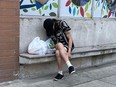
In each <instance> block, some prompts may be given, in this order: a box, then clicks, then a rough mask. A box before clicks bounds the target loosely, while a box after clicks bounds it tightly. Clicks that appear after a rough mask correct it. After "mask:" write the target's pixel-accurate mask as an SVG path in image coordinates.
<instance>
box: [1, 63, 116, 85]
mask: <svg viewBox="0 0 116 87" xmlns="http://www.w3.org/2000/svg"><path fill="white" fill-rule="evenodd" d="M64 75H65V77H64V78H63V79H62V80H59V81H53V79H52V78H53V77H54V75H50V76H46V77H42V78H32V79H23V80H15V81H10V82H4V83H0V87H116V63H111V64H105V65H101V66H96V67H90V68H86V69H77V70H76V73H74V74H72V75H69V74H68V73H67V72H66V73H64Z"/></svg>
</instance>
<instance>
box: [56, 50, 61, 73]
mask: <svg viewBox="0 0 116 87" xmlns="http://www.w3.org/2000/svg"><path fill="white" fill-rule="evenodd" d="M55 54H56V58H57V65H58V70H59V71H62V68H63V59H62V58H61V55H60V52H59V50H56V53H55Z"/></svg>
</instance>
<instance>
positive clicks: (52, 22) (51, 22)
mask: <svg viewBox="0 0 116 87" xmlns="http://www.w3.org/2000/svg"><path fill="white" fill-rule="evenodd" d="M43 26H44V28H45V30H46V33H47V36H51V35H52V34H53V30H54V29H56V28H58V23H57V20H56V19H50V18H48V19H46V20H45V21H44V24H43Z"/></svg>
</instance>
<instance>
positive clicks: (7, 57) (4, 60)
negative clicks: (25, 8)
mask: <svg viewBox="0 0 116 87" xmlns="http://www.w3.org/2000/svg"><path fill="white" fill-rule="evenodd" d="M18 55H19V1H18V0H7V1H6V0H0V82H3V81H9V80H14V79H17V78H18V71H19V61H18Z"/></svg>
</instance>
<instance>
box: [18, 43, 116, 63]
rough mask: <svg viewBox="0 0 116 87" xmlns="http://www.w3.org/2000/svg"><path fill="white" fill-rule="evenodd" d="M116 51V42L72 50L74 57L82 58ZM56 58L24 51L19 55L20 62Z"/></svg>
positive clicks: (40, 61) (34, 61) (52, 59)
mask: <svg viewBox="0 0 116 87" xmlns="http://www.w3.org/2000/svg"><path fill="white" fill-rule="evenodd" d="M111 53H116V44H111V45H103V46H93V47H83V48H81V47H80V48H75V49H74V50H73V52H72V58H71V59H74V58H80V57H89V56H97V55H104V54H111ZM54 60H55V55H54V54H46V55H44V56H41V55H31V54H28V53H22V54H20V56H19V63H20V64H36V63H45V62H50V61H54Z"/></svg>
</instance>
